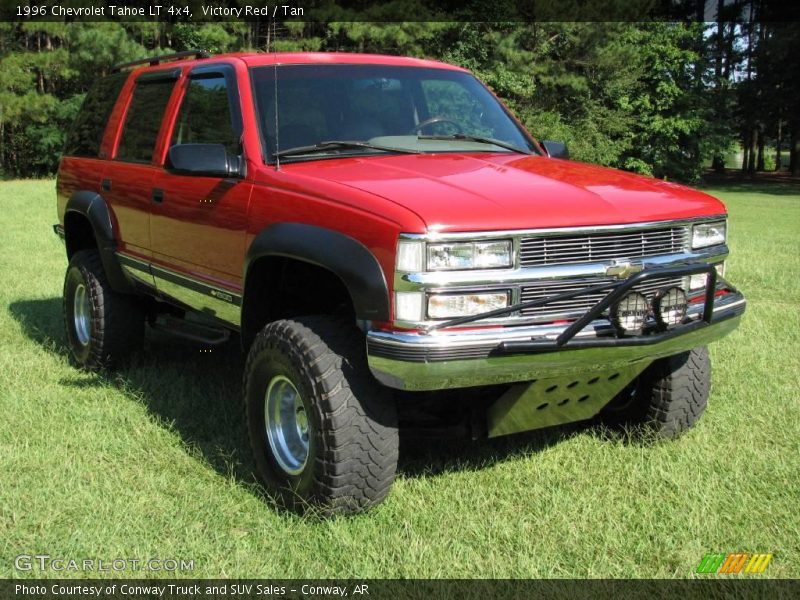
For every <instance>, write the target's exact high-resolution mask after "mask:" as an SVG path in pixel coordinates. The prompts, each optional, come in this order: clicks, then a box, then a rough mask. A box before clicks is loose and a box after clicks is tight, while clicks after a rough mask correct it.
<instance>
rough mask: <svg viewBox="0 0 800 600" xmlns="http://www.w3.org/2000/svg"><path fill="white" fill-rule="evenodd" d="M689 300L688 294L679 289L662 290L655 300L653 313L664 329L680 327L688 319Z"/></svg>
mask: <svg viewBox="0 0 800 600" xmlns="http://www.w3.org/2000/svg"><path fill="white" fill-rule="evenodd" d="M687 306H688V300H687V297H686V292H684V291H683V290H682V289H681V288H679V287H671V288H669V289H666V290H661V291H660V292H658V293H657V294H656V295H655V297H654V298H653V312H654V313H655V315H656V321H658V324H659V325H661V326H662V327H672V326H673V325H678V324H679V323H681V322H682V321H683V319H684V318H685V317H686V308H687Z"/></svg>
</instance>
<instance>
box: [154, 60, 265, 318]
mask: <svg viewBox="0 0 800 600" xmlns="http://www.w3.org/2000/svg"><path fill="white" fill-rule="evenodd" d="M182 91H183V95H182V99H181V100H180V104H179V107H178V110H177V114H176V116H175V119H174V122H173V123H172V129H171V132H169V143H168V147H171V146H173V145H176V144H222V145H223V146H225V148H226V150H227V152H228V154H229V155H230V156H232V157H233V156H240V155H241V154H242V148H241V139H242V113H241V110H242V109H241V102H240V97H239V91H238V85H237V79H236V73H235V70H234V68H233V66H232V65H229V64H225V63H217V64H210V65H209V64H203V65H202V66H197V67H194V68H193V69H192V70H191V71H190V72H189V75H188V77H187V78H186V80H185V81H184V82H183V84H182ZM166 152H168V148H166V149H165V154H166ZM165 159H166V157H165ZM167 167H168V165H166V167H165V166H164V165H162V166H161V168H159V169H158V172H157V173H156V175H155V178H154V180H153V183H152V186H151V187H152V192H151V196H152V197H153V198H154V199H156V198H157V200H156V201H155V202H153V203H152V205H151V211H152V212H151V220H150V236H151V242H152V246H151V247H152V250H153V254H152V258H153V269H152V270H153V275H154V276H155V278H156V284H157V286H158V288H159V291H161V292H163V293H165V294H167V295H169V296H172V297H174V298H176V299H178V300H180V301H182V302H183V303H185V304H188V305H189V306H191V307H192V308H195V309H196V310H201V311H203V312H205V313H206V314H210V315H212V316H215V317H217V318H220V319H222V320H224V321H226V322H228V323H231V324H234V325H238V324H239V310H238V306H239V299H240V297H241V291H240V290H241V282H242V268H243V263H244V253H245V232H246V226H247V205H248V201H249V199H250V193H251V190H252V184H251V183H250V182H249V181H246V180H244V179H241V178H220V177H206V176H197V175H183V174H175V173H171V172H170V171H169V169H168V168H167Z"/></svg>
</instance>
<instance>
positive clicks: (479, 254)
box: [427, 240, 512, 271]
mask: <svg viewBox="0 0 800 600" xmlns="http://www.w3.org/2000/svg"><path fill="white" fill-rule="evenodd" d="M511 264H512V260H511V241H510V240H502V241H492V242H457V243H447V244H428V261H427V268H428V270H429V271H453V270H459V269H501V268H503V267H510V266H511Z"/></svg>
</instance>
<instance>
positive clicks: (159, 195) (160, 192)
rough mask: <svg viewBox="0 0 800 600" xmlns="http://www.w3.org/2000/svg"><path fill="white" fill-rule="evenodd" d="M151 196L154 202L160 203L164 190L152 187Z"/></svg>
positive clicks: (162, 199)
mask: <svg viewBox="0 0 800 600" xmlns="http://www.w3.org/2000/svg"><path fill="white" fill-rule="evenodd" d="M151 198H152V199H153V202H155V203H156V204H161V203H162V202H163V201H164V190H161V189H158V188H153V195H152V196H151Z"/></svg>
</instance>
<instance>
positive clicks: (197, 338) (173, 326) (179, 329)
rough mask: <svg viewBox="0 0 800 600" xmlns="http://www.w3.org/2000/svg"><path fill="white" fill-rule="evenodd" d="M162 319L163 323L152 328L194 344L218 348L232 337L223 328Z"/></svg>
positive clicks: (175, 319) (168, 317) (174, 318)
mask: <svg viewBox="0 0 800 600" xmlns="http://www.w3.org/2000/svg"><path fill="white" fill-rule="evenodd" d="M162 319H163V320H162V322H159V321H156V322H155V323H151V324H150V327H151V328H152V329H154V330H156V331H162V332H164V333H168V334H170V335H174V336H176V337H180V338H183V339H185V340H189V341H192V342H198V343H200V344H208V345H209V346H218V345H220V344H224V343H225V342H227V341H228V340H229V339H230V337H231V332H230V331H228V330H227V329H223V328H221V327H214V326H212V325H206V324H204V323H197V322H192V321H187V320H185V319H178V318H176V317H172V316H166V317H162Z"/></svg>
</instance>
